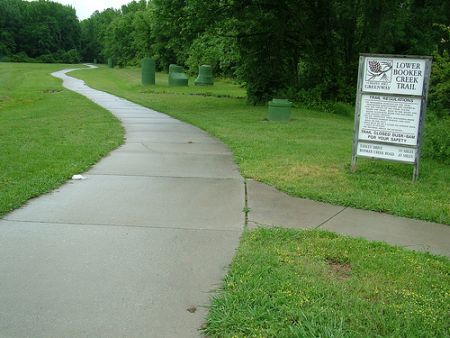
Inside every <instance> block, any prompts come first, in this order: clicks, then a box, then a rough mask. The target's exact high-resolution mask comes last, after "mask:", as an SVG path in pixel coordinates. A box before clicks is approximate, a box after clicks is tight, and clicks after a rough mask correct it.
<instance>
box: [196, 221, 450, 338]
mask: <svg viewBox="0 0 450 338" xmlns="http://www.w3.org/2000/svg"><path fill="white" fill-rule="evenodd" d="M449 285H450V261H449V260H448V259H446V258H444V257H441V258H439V257H434V256H431V255H428V254H422V253H416V252H412V251H407V250H404V249H401V248H395V247H392V246H389V245H386V244H381V243H373V242H368V241H365V240H361V239H353V238H349V237H344V236H338V235H335V234H332V233H329V232H323V231H315V230H314V231H310V230H306V231H302V230H286V229H257V230H252V231H247V232H245V233H244V235H243V238H242V240H241V245H240V247H239V250H238V252H237V254H236V256H235V258H234V260H233V263H232V265H231V268H230V271H229V273H228V275H227V277H226V278H225V281H224V286H223V290H222V291H221V292H219V294H218V295H217V296H216V297H215V298H214V300H213V302H212V305H211V309H210V312H209V316H208V320H207V324H206V326H205V334H206V336H208V337H355V338H359V337H448V336H449V335H450V321H449V319H450V318H449V313H450V290H449Z"/></svg>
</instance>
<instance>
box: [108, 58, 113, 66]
mask: <svg viewBox="0 0 450 338" xmlns="http://www.w3.org/2000/svg"><path fill="white" fill-rule="evenodd" d="M108 67H109V68H114V60H113V58H108Z"/></svg>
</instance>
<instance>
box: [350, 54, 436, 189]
mask: <svg viewBox="0 0 450 338" xmlns="http://www.w3.org/2000/svg"><path fill="white" fill-rule="evenodd" d="M430 71H431V57H428V56H397V55H374V54H371V55H369V54H361V56H360V59H359V72H358V87H357V95H356V108H355V109H356V111H355V131H354V136H353V156H352V170H355V169H356V158H357V157H368V158H373V159H382V160H391V161H397V162H404V163H411V164H414V174H413V179H414V180H415V179H416V178H417V176H418V173H419V171H418V169H419V159H420V144H421V131H422V126H423V122H424V117H425V110H426V101H427V94H428V83H429V78H430Z"/></svg>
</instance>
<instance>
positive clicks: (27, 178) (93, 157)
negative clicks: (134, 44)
mask: <svg viewBox="0 0 450 338" xmlns="http://www.w3.org/2000/svg"><path fill="white" fill-rule="evenodd" d="M69 67H70V68H73V67H74V66H73V65H66V66H65V65H46V64H18V63H0V216H1V215H4V214H5V213H7V212H9V211H11V210H13V209H15V208H17V207H19V206H20V205H22V204H23V203H25V202H26V201H27V200H28V199H30V198H32V197H35V196H38V195H40V194H43V193H45V192H48V191H50V190H52V189H54V188H56V187H58V186H60V185H61V184H62V183H64V182H65V181H66V180H67V179H69V178H70V177H71V176H72V175H73V174H77V173H80V172H83V171H85V170H86V169H88V168H89V167H90V166H91V165H92V164H94V163H95V162H97V161H98V160H99V159H100V158H102V157H103V156H104V155H105V154H107V153H108V152H109V151H111V150H112V149H114V148H116V147H117V146H119V145H120V144H121V143H122V142H123V134H124V132H123V128H122V127H121V125H120V123H119V121H118V120H117V119H116V118H115V117H113V116H112V115H111V114H110V113H109V112H107V111H105V110H103V109H101V108H100V107H98V106H97V105H95V104H94V103H92V102H90V101H88V100H87V99H85V98H84V97H82V96H80V95H77V94H74V93H73V92H70V91H68V90H66V89H63V87H62V84H61V81H60V80H59V79H56V78H54V77H52V76H51V75H50V73H52V72H54V71H57V70H60V69H63V68H69Z"/></svg>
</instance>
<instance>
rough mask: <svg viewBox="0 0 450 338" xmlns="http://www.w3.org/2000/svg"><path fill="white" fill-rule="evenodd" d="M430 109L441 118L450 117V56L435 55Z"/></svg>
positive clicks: (446, 54)
mask: <svg viewBox="0 0 450 338" xmlns="http://www.w3.org/2000/svg"><path fill="white" fill-rule="evenodd" d="M429 101H430V107H432V108H433V109H434V110H435V111H436V112H437V113H438V116H439V117H442V116H449V115H450V55H449V53H448V52H444V53H443V54H442V55H439V54H435V55H434V61H433V70H432V74H431V86H430V95H429Z"/></svg>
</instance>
